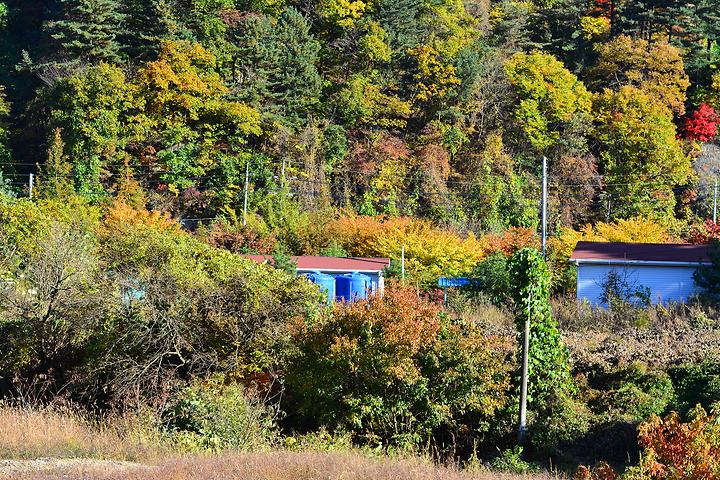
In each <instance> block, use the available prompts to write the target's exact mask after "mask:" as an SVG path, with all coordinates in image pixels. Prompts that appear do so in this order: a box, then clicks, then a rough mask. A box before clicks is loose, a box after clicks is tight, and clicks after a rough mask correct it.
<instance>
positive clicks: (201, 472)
mask: <svg viewBox="0 0 720 480" xmlns="http://www.w3.org/2000/svg"><path fill="white" fill-rule="evenodd" d="M2 468H3V467H2V463H1V462H0V472H2ZM0 478H8V479H10V478H13V479H18V480H31V479H33V480H50V479H53V480H55V479H57V480H60V479H87V480H96V479H97V480H121V479H127V480H166V479H167V480H208V479H218V480H367V479H377V480H405V479H407V480H411V479H412V480H491V479H499V480H503V479H506V480H516V479H521V478H527V479H546V478H547V479H549V478H550V477H548V476H542V475H537V476H518V475H509V474H499V473H494V472H467V471H461V470H458V469H456V468H451V467H438V466H435V465H432V464H430V463H427V462H424V461H422V460H417V459H390V458H385V459H379V458H369V457H364V456H362V455H360V454H357V453H352V452H286V451H272V452H258V453H228V454H220V455H195V456H186V457H177V458H171V459H167V460H163V461H161V462H159V463H156V464H152V465H142V464H129V463H121V462H110V461H65V462H63V461H54V462H48V461H40V463H39V464H38V462H26V463H25V464H22V465H20V464H16V465H14V467H13V468H6V469H5V477H3V473H0Z"/></svg>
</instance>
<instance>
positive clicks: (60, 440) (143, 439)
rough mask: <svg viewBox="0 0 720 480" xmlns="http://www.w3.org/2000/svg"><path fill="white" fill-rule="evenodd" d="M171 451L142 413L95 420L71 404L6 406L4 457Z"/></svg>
mask: <svg viewBox="0 0 720 480" xmlns="http://www.w3.org/2000/svg"><path fill="white" fill-rule="evenodd" d="M167 452H168V449H167V448H165V447H164V446H163V444H162V442H161V440H160V437H159V435H157V434H156V433H154V432H153V431H152V430H151V429H148V428H146V427H145V426H144V425H143V422H142V421H141V418H140V417H139V416H138V417H123V418H117V419H114V420H113V421H107V422H93V421H91V420H89V419H87V418H85V417H83V416H81V415H79V414H77V413H75V412H73V411H70V410H51V409H43V410H33V409H21V408H15V407H7V406H6V407H1V408H0V458H7V459H35V458H40V457H58V458H74V457H86V458H100V459H117V460H133V461H134V460H151V459H153V458H159V457H160V456H161V455H164V454H166V453H167Z"/></svg>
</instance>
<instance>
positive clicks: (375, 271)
mask: <svg viewBox="0 0 720 480" xmlns="http://www.w3.org/2000/svg"><path fill="white" fill-rule="evenodd" d="M247 257H248V258H250V259H251V260H254V261H256V262H258V263H263V262H270V263H272V262H273V257H272V256H271V255H247ZM292 261H293V262H295V264H297V273H298V275H305V276H309V277H313V278H315V280H314V281H316V283H319V284H320V285H321V286H322V283H321V282H322V278H323V275H332V276H333V277H336V278H337V277H344V276H345V277H352V276H353V275H354V278H352V280H356V279H358V278H365V277H366V278H367V290H368V293H377V294H380V295H382V293H383V291H384V290H385V279H384V276H383V272H384V270H385V269H386V268H388V267H389V266H390V259H389V258H361V257H347V258H345V257H321V256H310V255H303V256H296V257H292ZM318 274H320V275H318ZM343 284H344V282H341V283H340V284H338V283H336V285H343ZM356 288H357V287H356ZM342 291H343V290H342V288H339V289H338V290H337V291H336V293H337V294H339V295H341V292H342ZM345 295H348V294H345ZM331 296H335V293H333V294H332V295H331ZM344 299H345V300H352V298H344Z"/></svg>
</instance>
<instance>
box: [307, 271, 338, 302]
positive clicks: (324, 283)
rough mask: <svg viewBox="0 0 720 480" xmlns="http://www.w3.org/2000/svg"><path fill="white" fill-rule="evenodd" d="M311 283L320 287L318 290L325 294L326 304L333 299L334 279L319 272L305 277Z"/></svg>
mask: <svg viewBox="0 0 720 480" xmlns="http://www.w3.org/2000/svg"><path fill="white" fill-rule="evenodd" d="M305 276H306V277H307V278H308V280H310V281H311V282H313V283H315V284H317V285H320V289H321V290H322V291H323V292H325V293H326V294H327V301H328V303H332V301H333V300H334V299H335V277H333V276H332V275H327V274H324V273H320V272H312V273H308V274H307V275H305Z"/></svg>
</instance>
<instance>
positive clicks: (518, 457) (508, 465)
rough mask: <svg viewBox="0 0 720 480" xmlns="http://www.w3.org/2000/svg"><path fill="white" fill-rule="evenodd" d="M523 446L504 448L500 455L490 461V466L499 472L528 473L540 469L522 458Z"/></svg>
mask: <svg viewBox="0 0 720 480" xmlns="http://www.w3.org/2000/svg"><path fill="white" fill-rule="evenodd" d="M522 455H523V447H520V446H517V447H515V448H512V449H507V450H503V451H502V452H500V455H498V456H497V457H495V458H493V459H492V460H491V461H490V468H491V469H492V470H494V471H497V472H505V473H513V474H516V475H526V474H528V473H533V472H536V471H537V470H538V468H537V466H535V465H533V464H531V463H528V462H526V461H525V460H523V458H522Z"/></svg>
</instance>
